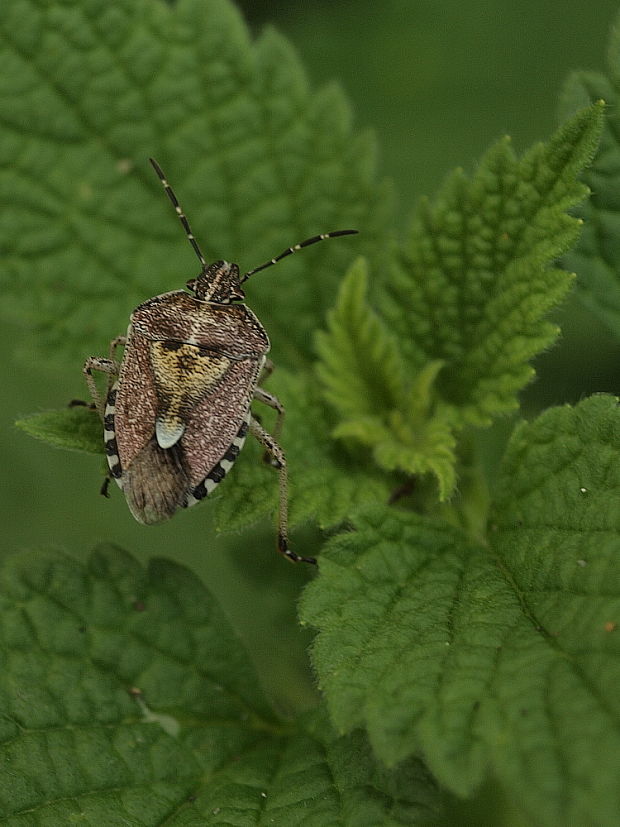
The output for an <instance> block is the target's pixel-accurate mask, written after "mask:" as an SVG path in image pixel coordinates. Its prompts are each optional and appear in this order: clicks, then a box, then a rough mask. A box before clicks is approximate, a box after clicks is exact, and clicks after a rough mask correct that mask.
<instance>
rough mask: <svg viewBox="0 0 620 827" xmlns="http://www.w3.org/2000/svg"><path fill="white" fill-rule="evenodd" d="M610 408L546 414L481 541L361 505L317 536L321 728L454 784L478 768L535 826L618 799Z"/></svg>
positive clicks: (618, 580)
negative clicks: (324, 547)
mask: <svg viewBox="0 0 620 827" xmlns="http://www.w3.org/2000/svg"><path fill="white" fill-rule="evenodd" d="M619 492H620V409H619V408H618V403H617V400H616V399H614V398H612V397H605V396H600V397H593V398H591V399H588V400H585V401H584V402H582V403H581V404H580V405H578V406H576V407H575V408H571V407H569V406H566V407H564V408H557V409H551V410H550V411H548V412H547V413H545V414H543V415H542V416H541V417H540V418H539V419H538V420H536V421H535V422H533V423H531V424H523V425H521V426H520V427H519V428H518V429H517V430H516V432H515V434H514V436H513V439H512V441H511V444H510V447H509V449H508V452H507V455H506V459H505V463H504V468H503V475H502V481H501V487H500V491H499V493H498V495H497V498H496V501H495V507H494V515H493V521H492V523H491V525H490V532H489V546H488V547H484V546H478V545H474V544H472V543H471V542H469V541H468V540H467V538H466V537H465V536H464V535H463V534H461V533H460V532H458V531H456V530H452V529H449V528H447V527H446V526H445V525H441V524H438V523H432V522H431V521H429V520H428V519H426V518H423V517H419V516H417V515H414V514H411V513H406V512H398V511H395V510H390V509H387V508H385V507H376V508H374V509H369V510H366V511H365V512H363V513H360V515H359V516H358V517H357V519H356V520H355V521H354V530H353V531H351V532H350V533H348V534H343V535H340V536H338V537H336V538H335V539H333V540H332V541H331V542H330V547H329V550H328V551H327V552H325V553H324V554H323V555H322V557H321V560H320V576H319V578H318V579H317V580H316V581H315V582H313V583H312V584H310V586H308V587H307V590H306V594H305V597H304V601H303V605H302V618H303V619H304V621H305V622H307V623H310V624H311V625H313V626H315V627H317V628H318V629H319V634H318V637H317V640H316V643H315V646H314V652H313V657H314V663H315V665H316V669H317V671H318V674H319V679H320V684H321V686H322V688H323V690H324V691H325V693H326V696H327V700H328V704H329V708H330V712H331V715H332V717H333V720H334V721H335V723H336V725H337V726H338V727H339V728H341V729H343V730H349V729H353V728H355V727H359V726H365V727H366V728H367V730H368V732H369V734H370V738H371V742H372V743H373V746H374V748H375V749H376V751H377V753H378V754H379V755H380V756H381V757H382V758H383V759H384V760H386V761H387V762H391V763H393V762H397V761H399V760H401V759H402V758H403V757H404V756H407V755H410V754H412V753H414V752H416V751H417V750H421V751H422V753H423V755H424V756H425V758H426V761H427V762H428V764H429V767H430V768H431V770H432V771H433V772H434V773H435V774H436V775H437V777H438V778H439V779H440V781H441V782H442V783H443V784H445V785H446V786H447V787H448V788H450V789H452V790H453V791H454V792H456V793H458V794H460V795H465V794H468V793H471V792H472V791H473V789H475V787H476V786H477V785H478V784H479V783H480V782H481V781H482V779H483V778H484V776H485V774H486V772H487V771H488V769H489V768H492V769H493V770H494V772H495V773H496V774H497V775H498V776H499V778H500V779H501V780H502V782H503V783H504V785H505V786H506V787H507V788H508V789H509V790H510V791H511V795H512V797H513V798H514V800H515V801H522V802H523V805H524V808H525V810H526V811H527V812H528V814H529V816H530V818H532V819H534V820H535V821H536V822H537V823H544V824H558V823H573V824H587V823H596V824H601V825H602V824H604V825H610V827H611V825H613V824H614V823H615V821H616V820H617V814H618V811H619V809H620V788H619V787H618V783H617V781H618V775H617V772H618V766H620V704H619V701H618V693H617V691H616V688H617V686H618V682H619V681H620V642H619V641H620V638H618V633H617V628H618V624H619V623H620V574H619V572H620V569H619V567H618V559H619V555H620V498H619V496H618V495H619Z"/></svg>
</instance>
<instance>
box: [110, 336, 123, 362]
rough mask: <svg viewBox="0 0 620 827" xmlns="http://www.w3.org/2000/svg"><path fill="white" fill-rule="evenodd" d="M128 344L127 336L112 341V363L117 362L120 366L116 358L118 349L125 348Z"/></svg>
mask: <svg viewBox="0 0 620 827" xmlns="http://www.w3.org/2000/svg"><path fill="white" fill-rule="evenodd" d="M126 344H127V336H117V337H116V339H112V341H111V342H110V361H111V362H115V363H117V364H118V360H117V358H116V348H117V347H119V345H122V346H123V347H125V345H126Z"/></svg>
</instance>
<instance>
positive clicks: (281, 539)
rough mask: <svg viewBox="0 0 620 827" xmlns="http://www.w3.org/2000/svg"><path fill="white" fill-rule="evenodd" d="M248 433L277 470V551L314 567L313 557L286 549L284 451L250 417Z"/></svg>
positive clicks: (286, 493) (286, 518)
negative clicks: (278, 485)
mask: <svg viewBox="0 0 620 827" xmlns="http://www.w3.org/2000/svg"><path fill="white" fill-rule="evenodd" d="M250 432H251V434H252V436H254V437H255V439H257V440H258V441H259V442H260V444H261V445H263V446H264V447H265V450H266V451H267V452H268V454H269V456H270V457H271V464H272V465H273V467H274V468H276V469H277V471H278V474H279V482H280V503H279V507H278V551H279V552H280V554H283V555H284V557H286V559H287V560H290V561H291V562H293V563H312V564H313V565H316V560H315V558H314V557H302V556H301V555H299V554H296V553H295V552H294V551H291V549H290V548H289V547H288V473H287V469H286V457H285V456H284V451H283V450H282V448H280V446H279V445H278V443H277V442H276V441H275V439H274V438H273V437H272V436H271V435H270V434H268V433H267V431H266V430H265V429H264V428H263V426H262V425H261V424H260V423H259V422H257V421H256V419H254V417H252V419H251V420H250Z"/></svg>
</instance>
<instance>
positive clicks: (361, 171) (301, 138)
mask: <svg viewBox="0 0 620 827" xmlns="http://www.w3.org/2000/svg"><path fill="white" fill-rule="evenodd" d="M0 61H1V63H2V67H3V70H2V80H1V81H0V117H1V120H2V125H3V128H2V131H1V133H0V191H1V192H2V194H3V198H4V201H5V206H6V208H5V209H3V210H2V213H1V216H0V252H1V253H2V256H1V260H2V264H1V268H0V284H1V285H2V288H1V289H2V291H3V302H2V308H3V311H4V312H5V313H6V314H8V315H10V316H11V317H14V318H15V319H17V321H18V322H19V323H20V324H23V325H25V326H27V328H28V331H29V333H30V334H31V333H34V336H33V338H34V337H36V339H35V340H36V341H37V342H38V345H39V346H40V347H41V348H42V349H45V354H46V358H51V357H53V356H54V355H60V354H65V355H68V356H71V358H74V359H76V360H77V359H78V357H79V358H81V359H83V358H84V357H85V356H90V355H92V354H96V353H105V352H106V350H107V344H108V342H109V341H110V339H111V338H113V337H114V336H116V335H118V334H119V333H123V332H124V330H125V328H126V325H127V320H128V318H129V314H130V312H131V310H132V309H133V308H134V307H135V306H136V305H137V304H138V303H140V302H142V301H144V300H145V299H148V298H150V297H151V296H154V295H156V294H158V293H162V292H164V291H167V290H173V289H178V288H180V287H183V285H184V284H185V282H186V281H187V279H188V278H191V277H193V276H194V275H195V274H196V272H197V269H198V262H197V260H196V257H195V256H194V254H193V252H192V250H191V247H190V245H189V244H188V243H187V241H186V239H185V238H184V236H183V232H182V230H181V227H180V225H179V222H178V221H177V219H176V217H175V214H174V211H173V210H172V209H171V206H170V204H169V203H168V201H167V199H166V197H165V195H164V193H163V191H162V188H161V185H160V183H159V181H158V180H157V178H156V176H155V175H154V174H153V171H152V170H151V169H150V166H149V165H148V163H147V159H148V157H149V156H154V157H155V158H157V159H158V160H159V161H160V163H161V164H162V166H163V168H164V170H165V171H166V174H167V175H168V178H169V180H170V182H171V183H172V185H173V186H174V188H175V190H176V192H177V195H178V197H179V199H180V201H181V203H182V205H183V207H184V210H185V212H186V213H187V215H188V216H189V218H190V222H191V224H192V228H193V230H194V232H195V234H196V236H197V238H198V239H199V241H200V243H201V245H202V248H203V251H204V253H205V255H206V257H207V258H208V259H209V260H211V261H213V260H217V259H222V258H226V259H227V260H229V261H237V262H239V263H240V266H241V267H242V268H245V269H246V270H248V269H250V268H251V267H254V266H256V265H259V264H261V263H262V262H263V261H266V260H268V259H270V258H271V257H272V256H274V255H276V254H277V253H279V252H280V251H281V250H282V249H284V248H285V247H288V246H289V245H291V244H295V243H296V242H298V241H301V240H303V239H305V238H307V237H308V236H312V235H314V234H315V233H317V232H325V231H328V230H336V229H340V228H346V227H354V228H357V229H359V230H360V231H362V233H363V234H362V235H361V236H360V239H361V241H360V240H358V239H356V240H352V239H339V240H334V241H330V242H328V243H325V244H319V245H317V246H316V247H314V248H313V249H312V250H304V251H303V253H301V254H300V255H299V256H294V257H293V258H292V259H289V260H288V261H287V262H286V263H282V264H281V265H280V266H279V267H278V268H276V269H274V270H272V271H270V272H269V273H264V274H260V276H258V275H257V276H256V277H255V279H253V280H252V283H251V284H250V285H249V291H248V293H249V301H250V303H251V304H252V306H253V307H254V308H255V309H256V311H257V312H258V315H259V317H261V318H262V319H263V320H264V322H265V324H266V325H267V326H268V328H269V331H270V333H271V335H272V339H273V343H274V349H275V350H276V351H277V353H278V354H279V355H280V356H284V357H286V358H287V359H288V360H289V361H291V360H295V359H297V358H298V357H299V355H300V354H304V353H305V354H307V355H309V344H310V334H311V332H312V331H313V330H314V328H315V327H317V326H318V325H319V324H320V322H321V321H322V319H323V317H324V314H325V312H326V310H327V308H328V307H329V306H330V304H331V301H332V294H333V291H334V289H335V285H336V284H337V283H338V279H339V277H340V275H341V273H342V272H343V270H344V268H345V266H346V264H347V262H348V261H349V260H350V259H351V257H352V255H353V253H354V252H355V253H358V252H359V251H360V250H364V249H368V250H371V249H374V250H375V251H376V254H377V255H380V251H381V249H382V245H383V242H382V241H381V239H382V238H383V237H384V236H385V225H386V221H387V218H388V215H389V213H390V211H391V207H390V205H391V197H389V194H388V193H387V191H386V188H385V187H384V186H381V185H378V183H377V179H376V173H375V148H374V141H373V138H372V137H371V136H370V135H369V134H368V133H356V132H354V131H353V128H352V125H351V120H352V118H351V113H350V110H349V106H348V103H347V101H346V100H345V98H344V95H343V94H342V92H341V91H340V90H339V88H338V87H335V86H330V87H326V88H323V89H321V90H319V91H316V92H314V91H311V90H310V88H309V84H308V81H307V79H306V77H305V73H304V71H303V69H302V67H301V65H300V64H299V61H298V58H297V56H296V54H295V52H294V50H293V49H292V48H291V46H290V45H289V44H288V43H287V41H286V40H285V39H284V38H282V37H280V36H279V35H278V34H276V33H275V32H273V31H271V30H267V31H266V32H265V33H264V34H263V35H262V36H261V37H260V39H258V40H257V41H256V42H252V40H251V39H250V36H249V33H248V31H247V29H246V27H245V25H244V24H243V22H242V20H241V18H240V16H239V13H238V12H237V11H236V9H235V8H234V6H233V5H232V3H231V2H228V0H179V2H176V3H173V4H172V3H165V2H162V0H119V1H118V2H115V3H113V4H104V5H103V6H102V4H101V2H99V0H67V2H62V3H59V2H43V3H41V2H38V0H20V2H17V3H15V2H13V3H2V4H0Z"/></svg>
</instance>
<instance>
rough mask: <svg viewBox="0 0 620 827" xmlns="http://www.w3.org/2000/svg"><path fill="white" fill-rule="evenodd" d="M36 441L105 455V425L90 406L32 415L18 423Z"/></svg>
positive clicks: (70, 449) (19, 420)
mask: <svg viewBox="0 0 620 827" xmlns="http://www.w3.org/2000/svg"><path fill="white" fill-rule="evenodd" d="M15 424H16V425H17V427H18V428H21V429H22V431H25V432H26V433H27V434H30V436H33V437H35V439H41V440H43V442H48V443H49V444H50V445H54V446H55V447H56V448H66V449H68V450H69V451H86V453H88V454H102V453H103V452H104V451H103V426H102V424H101V420H100V419H99V416H98V414H97V411H95V410H93V409H92V408H88V407H83V406H80V407H75V408H64V409H61V410H56V411H42V412H41V413H35V414H30V415H29V416H25V417H23V418H22V419H18V420H17V421H16V423H15Z"/></svg>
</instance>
